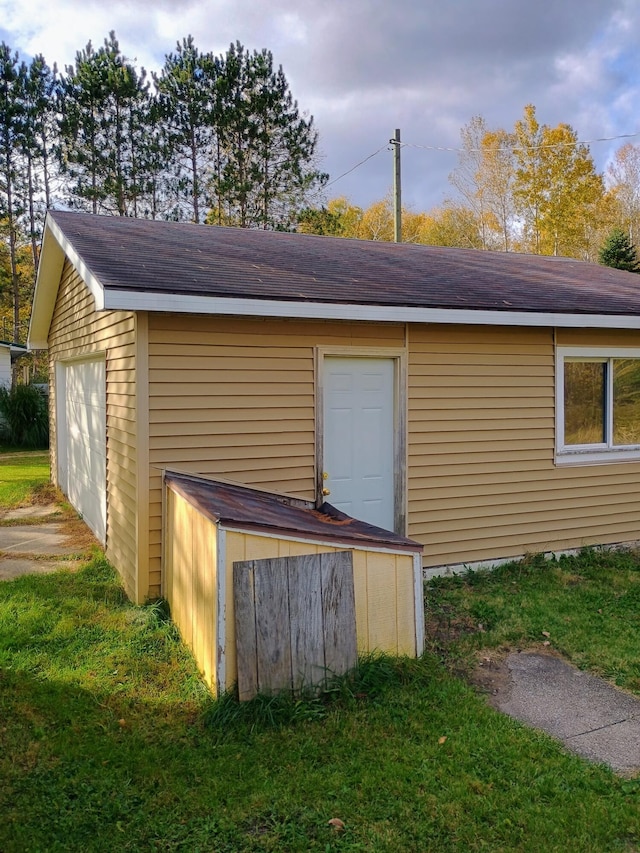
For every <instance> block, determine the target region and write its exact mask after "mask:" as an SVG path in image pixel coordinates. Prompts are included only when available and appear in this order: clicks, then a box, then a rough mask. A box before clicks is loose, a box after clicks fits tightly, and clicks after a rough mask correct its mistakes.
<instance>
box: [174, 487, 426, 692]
mask: <svg viewBox="0 0 640 853" xmlns="http://www.w3.org/2000/svg"><path fill="white" fill-rule="evenodd" d="M164 486H165V488H164V513H165V525H166V527H165V529H166V531H167V535H166V536H165V539H164V542H165V553H164V571H163V577H164V590H163V592H164V595H165V597H166V599H167V600H168V602H169V606H170V608H171V615H172V618H173V620H174V622H175V623H176V625H177V626H178V629H179V631H180V633H181V635H182V638H183V640H184V641H185V642H186V643H187V645H188V646H189V647H190V648H191V650H192V652H193V654H194V656H195V659H196V662H197V664H198V666H199V668H200V669H201V671H202V673H203V675H204V678H205V680H206V681H207V683H208V684H209V686H210V687H211V689H212V691H213V692H214V693H216V694H217V693H220V692H223V691H224V690H226V689H228V688H230V687H231V686H232V685H233V684H234V683H235V682H236V681H238V676H239V666H238V661H239V656H238V642H237V638H238V629H237V626H236V622H237V616H238V614H237V613H236V609H237V608H236V606H235V603H234V566H235V567H236V584H237V576H238V568H239V567H240V568H242V566H243V565H244V566H246V565H247V563H248V562H250V561H262V560H272V559H276V558H277V559H282V558H291V557H297V556H311V555H331V554H339V553H343V552H345V551H346V552H348V553H349V554H350V559H349V561H348V563H349V565H350V566H352V573H351V574H350V577H352V581H353V583H352V589H353V593H352V595H353V613H354V617H355V619H354V621H355V626H354V627H355V647H354V648H355V649H357V651H358V652H362V653H365V652H370V651H383V652H389V653H392V654H405V655H418V654H420V653H421V652H422V650H423V646H424V608H423V590H422V556H421V555H422V546H421V545H419V544H418V543H417V542H414V541H412V540H411V539H407V538H405V537H403V536H399V535H397V534H394V533H391V532H389V531H387V530H382V529H380V528H377V527H374V526H372V525H370V524H367V523H365V522H362V521H358V520H356V519H353V518H350V517H349V516H347V515H345V514H344V513H342V512H339V511H338V510H336V509H335V508H334V507H332V506H331V505H329V504H326V503H325V504H324V505H323V506H321V507H320V508H319V509H316V508H315V506H314V504H313V503H311V502H307V501H303V500H297V499H294V498H291V497H287V496H283V495H276V494H273V493H269V492H265V491H261V490H258V489H251V488H247V487H244V486H241V485H237V484H232V483H224V482H220V481H214V480H210V479H207V478H203V477H198V476H194V475H190V474H182V473H176V472H171V471H167V472H166V473H165V476H164ZM317 565H318V564H317V562H316V566H315V567H314V563H313V561H311V562H310V563H309V565H308V570H309V571H310V572H313V571H316V570H317ZM284 568H285V564H283V569H284ZM349 571H351V570H349ZM347 580H348V581H349V584H350V583H351V582H350V579H349V578H347ZM308 589H309V587H307V590H308ZM302 594H303V595H305V597H306V599H307V603H308V599H309V593H308V592H307V593H302ZM291 595H293V592H291ZM247 598H251V596H247V595H244V594H243V595H242V598H241V601H242V602H245V603H246V601H247ZM237 600H238V599H237V596H236V601H237ZM265 618H266V621H267V623H269V622H270V625H271V631H272V633H273V634H274V635H275V634H279V635H280V636H281V637H283V640H282V642H283V643H284V645H287V644H288V643H289V642H290V638H289V637H288V634H287V631H286V630H284V629H283V626H282V625H281V624H278V623H279V622H281V621H282V620H281V618H280V617H278V618H272V619H270V617H269V614H266V615H265ZM303 623H304V631H303V632H302V633H303V634H304V633H305V632H310V631H312V630H314V620H313V619H311V618H306V619H304V620H303ZM348 629H349V626H348V625H347V626H346V627H345V632H346V633H348ZM336 633H337V634H342V631H341V630H337V631H336ZM302 641H304V642H306V644H307V646H308V647H313V646H314V640H313V638H312V637H311V638H310V637H309V636H307V637H306V638H304V637H302V639H301V640H300V642H302ZM241 642H242V637H241ZM298 644H299V643H298ZM294 645H295V643H294ZM280 651H281V650H275V652H274V656H276V657H278V656H279V652H280ZM293 651H294V658H295V649H294V650H293ZM283 654H284V656H285V657H286V658H287V660H290V659H291V656H290V649H289V648H288V647H287V648H286V649H284V651H283ZM293 668H294V671H293V673H292V676H293V681H294V684H293V685H292V686H293V687H294V688H295V680H296V676H297V672H296V668H295V664H294V665H293ZM326 669H327V670H329V671H330V670H332V667H331V666H327V667H326ZM240 676H241V678H242V672H241V673H240ZM245 681H246V679H245ZM249 681H251V678H249ZM263 686H264V685H261V684H258V687H259V688H260V690H261V692H262V688H263ZM281 686H282V685H281ZM240 692H241V696H242V693H243V690H242V689H241V691H240ZM254 692H255V691H254ZM248 695H250V693H249V694H248Z"/></svg>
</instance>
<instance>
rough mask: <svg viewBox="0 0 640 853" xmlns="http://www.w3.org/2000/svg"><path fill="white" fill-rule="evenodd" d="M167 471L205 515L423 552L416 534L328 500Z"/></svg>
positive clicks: (296, 534)
mask: <svg viewBox="0 0 640 853" xmlns="http://www.w3.org/2000/svg"><path fill="white" fill-rule="evenodd" d="M164 476H165V482H166V483H167V485H168V486H169V487H170V488H171V489H173V490H174V491H175V492H177V493H178V494H179V495H181V496H182V497H183V498H185V500H187V501H188V502H189V503H190V504H191V505H192V506H194V507H195V508H196V509H197V510H198V511H199V512H201V513H202V514H203V515H204V516H206V517H207V518H209V519H211V520H212V521H215V522H218V521H219V522H222V524H224V525H225V526H226V527H232V528H235V529H236V530H246V531H249V532H261V533H263V534H264V533H270V534H271V535H275V536H281V537H283V538H286V537H293V538H295V539H310V540H314V541H322V542H334V543H336V544H338V545H351V546H355V547H357V546H360V547H365V548H366V547H370V548H383V549H385V550H393V551H411V552H415V553H419V554H420V553H422V545H420V544H419V543H418V542H414V540H413V539H407V538H406V537H405V536H399V535H398V534H397V533H393V532H391V531H389V530H383V529H382V528H381V527H375V526H374V525H372V524H367V522H365V521H359V520H358V519H355V518H351V516H348V515H345V514H344V513H343V512H340V510H338V509H336V508H335V507H333V506H331V505H330V504H327V503H325V504H323V505H322V506H321V507H320V508H319V509H315V508H314V506H313V504H311V503H309V504H308V505H307V506H302V505H301V503H302V502H301V501H297V500H295V499H291V498H287V497H286V496H285V495H275V494H272V493H270V492H264V491H260V490H258V489H251V488H249V487H248V486H241V485H236V484H232V483H222V482H219V481H217V480H210V479H208V478H204V477H197V476H196V475H192V474H180V473H176V472H172V471H167V472H165V475H164Z"/></svg>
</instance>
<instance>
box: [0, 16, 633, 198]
mask: <svg viewBox="0 0 640 853" xmlns="http://www.w3.org/2000/svg"><path fill="white" fill-rule="evenodd" d="M0 24H1V26H0V38H3V39H4V40H5V42H7V44H9V45H10V46H11V47H12V48H13V49H15V50H18V51H19V52H20V54H21V56H22V57H23V58H28V57H30V56H32V55H34V54H35V53H43V54H44V56H45V58H46V60H47V61H48V62H49V64H53V62H57V64H58V66H59V67H64V66H65V65H66V64H68V63H71V62H73V59H74V56H75V53H76V51H77V50H78V49H80V48H82V47H84V46H85V45H86V43H87V42H88V41H89V40H91V41H92V42H93V44H94V46H95V45H100V44H101V43H102V41H103V39H104V37H105V36H106V35H107V34H108V32H109V31H110V30H115V32H116V35H117V37H118V39H119V41H120V46H121V48H122V50H123V52H124V53H125V55H126V56H127V57H128V58H130V59H136V60H137V63H138V65H139V66H144V67H145V68H146V69H147V70H158V69H159V68H160V67H161V66H162V64H163V60H164V56H165V54H166V53H167V52H169V51H171V50H172V49H173V48H174V46H175V43H176V41H178V40H181V39H182V38H183V37H184V36H186V35H188V34H192V35H193V36H194V39H195V42H196V44H197V46H198V47H199V48H200V50H201V51H208V50H211V51H213V52H215V53H222V52H223V51H224V50H226V48H227V47H228V45H229V43H230V42H231V41H236V40H239V41H241V42H242V43H243V44H244V45H245V46H246V47H247V48H250V49H254V48H255V49H261V48H263V47H265V48H268V49H270V50H271V51H272V53H273V55H274V59H275V61H276V63H278V64H281V65H282V66H283V68H284V71H285V74H286V76H287V79H288V81H289V84H290V87H291V90H292V92H293V95H294V97H295V98H296V99H297V100H298V103H299V106H300V108H301V109H302V110H305V111H308V112H309V113H311V114H312V115H313V116H314V119H315V123H316V127H317V129H318V130H319V132H320V147H321V153H322V156H323V168H324V169H325V171H327V172H329V174H330V176H331V179H336V178H338V177H339V176H340V175H341V174H342V173H343V172H346V171H347V170H349V169H351V168H352V167H353V166H355V165H356V164H357V163H359V162H360V161H362V160H365V159H366V158H367V157H369V155H371V154H373V153H374V152H376V151H378V150H379V149H382V150H381V151H379V153H378V154H376V155H375V156H374V157H371V159H369V160H368V161H367V162H366V163H365V164H364V165H362V166H360V167H359V168H357V169H355V170H354V171H353V172H351V174H349V175H348V176H346V177H344V178H341V179H340V180H337V181H336V182H335V183H334V184H332V186H330V187H329V189H328V191H327V195H328V197H333V196H336V195H346V196H347V197H349V198H350V199H351V201H353V202H354V203H356V204H359V205H363V206H364V205H368V204H370V203H371V202H372V201H375V200H376V199H379V198H382V197H383V196H384V195H385V194H386V193H387V192H388V191H389V190H390V187H391V183H392V155H391V151H390V147H389V146H388V140H389V138H390V136H392V135H393V132H394V128H396V127H398V128H400V129H401V131H402V140H403V142H406V143H407V145H406V147H403V151H402V172H403V175H402V177H403V197H404V200H405V201H406V202H407V203H409V204H410V205H411V206H412V207H413V208H414V209H416V210H427V209H429V208H430V207H433V206H434V205H437V204H439V203H441V202H442V200H443V199H444V198H445V196H447V195H449V196H450V195H452V189H451V187H450V184H449V183H448V175H449V173H450V171H451V170H452V168H453V167H454V166H455V163H456V154H455V153H454V152H452V151H443V150H438V149H442V148H445V149H446V148H454V149H455V148H456V147H458V145H459V138H460V128H461V127H462V126H463V125H464V124H466V123H467V122H468V121H469V120H470V119H471V118H472V116H474V115H481V116H483V117H484V119H485V120H486V122H487V124H488V125H489V126H490V127H496V128H497V127H504V128H505V129H511V128H512V127H513V124H514V122H515V121H516V119H518V118H520V116H521V115H522V111H523V108H524V106H525V105H526V104H528V103H533V104H535V106H536V108H537V115H538V118H539V120H540V121H541V123H545V124H550V125H556V124H558V123H559V122H567V123H569V124H570V125H572V127H573V128H574V129H575V130H576V131H577V133H578V135H579V138H580V139H581V140H584V141H590V142H591V141H592V140H597V139H601V138H603V137H617V136H622V135H625V134H637V133H638V132H639V131H640V51H639V50H638V45H639V44H640V0H553V2H552V3H550V2H548V0H538V2H531V0H268V2H267V0H110V1H109V2H105V0H81V2H80V0H55V3H54V2H52V0H0ZM626 141H631V142H635V143H638V144H640V135H636V136H635V137H632V138H631V139H630V140H627V139H617V140H615V141H608V142H595V141H593V142H592V144H591V146H590V147H591V151H592V154H593V156H594V159H595V161H596V164H597V166H598V168H599V169H601V170H603V169H604V168H605V167H606V164H607V160H608V158H609V157H611V154H612V152H613V151H615V149H616V148H617V147H619V146H620V145H622V144H623V143H624V142H626Z"/></svg>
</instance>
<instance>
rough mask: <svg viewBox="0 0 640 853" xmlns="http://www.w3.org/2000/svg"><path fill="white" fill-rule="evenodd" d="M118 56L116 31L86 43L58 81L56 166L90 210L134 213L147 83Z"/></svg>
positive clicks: (74, 198)
mask: <svg viewBox="0 0 640 853" xmlns="http://www.w3.org/2000/svg"><path fill="white" fill-rule="evenodd" d="M145 76H146V75H145V72H144V70H143V71H142V72H141V73H140V74H138V72H137V71H136V69H135V68H134V66H133V65H132V64H131V63H130V62H128V61H127V59H126V58H125V57H124V56H123V55H122V53H121V51H120V47H119V44H118V40H117V39H116V37H115V33H113V32H111V33H110V34H109V37H108V38H107V39H105V41H104V45H103V46H102V47H101V48H100V49H99V50H97V51H94V49H93V47H92V45H91V42H89V43H88V44H87V46H86V48H85V49H84V50H83V51H80V52H78V53H77V54H76V62H75V66H67V69H66V77H65V78H63V80H62V93H63V99H62V102H63V108H62V120H61V136H62V145H61V148H60V156H61V167H62V169H63V171H64V172H65V174H66V175H68V177H69V179H70V181H71V184H70V186H68V190H69V192H70V194H71V198H72V201H73V202H74V203H75V204H77V205H79V206H80V207H83V208H84V207H87V206H89V208H90V210H91V211H92V212H93V213H98V212H107V213H118V214H119V215H120V216H135V215H136V214H137V208H138V201H139V197H140V194H141V186H142V184H143V176H142V175H141V171H140V162H141V160H142V159H144V153H143V149H144V146H145V135H144V121H145V117H146V115H147V102H148V98H149V95H148V88H149V87H148V84H147V83H146V80H145Z"/></svg>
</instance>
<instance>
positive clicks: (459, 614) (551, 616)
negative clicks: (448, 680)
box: [426, 549, 640, 693]
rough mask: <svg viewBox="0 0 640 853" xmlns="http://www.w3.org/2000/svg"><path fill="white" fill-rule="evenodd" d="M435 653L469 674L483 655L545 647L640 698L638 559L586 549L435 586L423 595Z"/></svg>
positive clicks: (627, 553)
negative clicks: (481, 652)
mask: <svg viewBox="0 0 640 853" xmlns="http://www.w3.org/2000/svg"><path fill="white" fill-rule="evenodd" d="M426 610H427V625H428V630H427V634H428V636H429V637H430V648H431V650H432V651H433V652H434V653H436V654H440V655H441V656H442V658H443V659H444V660H445V661H447V662H448V663H449V664H450V665H451V666H453V667H454V669H455V668H456V667H458V668H460V667H461V668H462V669H465V668H468V666H469V665H471V663H472V662H473V660H474V652H477V650H479V649H483V648H486V649H499V648H500V647H501V646H505V647H508V648H518V647H525V646H529V647H530V646H535V645H541V644H543V643H545V644H548V645H549V646H550V647H551V648H553V649H555V650H557V651H558V652H560V653H561V654H563V655H564V656H565V657H566V658H568V659H569V660H571V661H573V662H574V663H575V664H576V665H577V666H579V667H581V668H584V669H589V670H590V671H591V672H594V673H597V674H599V675H603V676H605V677H607V678H608V679H610V680H611V681H612V682H614V683H616V684H618V685H619V686H621V687H624V688H626V689H628V690H632V691H636V692H639V693H640V657H639V655H638V649H639V648H640V555H639V554H638V553H633V552H630V551H613V550H606V549H602V550H600V549H585V550H584V551H583V552H581V553H580V554H579V555H578V556H576V557H561V558H560V559H558V560H557V561H555V560H545V559H544V558H542V557H539V556H534V557H531V558H528V559H526V560H524V561H522V562H519V563H509V564H506V565H504V566H501V567H498V568H496V569H494V570H493V571H492V572H488V571H484V572H475V573H474V572H470V573H468V574H465V575H459V576H457V577H454V578H436V579H434V580H433V581H432V582H431V583H430V584H428V586H427V591H426Z"/></svg>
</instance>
